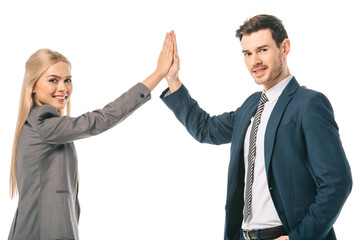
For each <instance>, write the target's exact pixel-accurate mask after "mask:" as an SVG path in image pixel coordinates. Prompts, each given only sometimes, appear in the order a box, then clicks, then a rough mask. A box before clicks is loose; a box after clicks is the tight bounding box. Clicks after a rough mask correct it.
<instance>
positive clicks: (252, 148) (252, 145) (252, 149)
mask: <svg viewBox="0 0 360 240" xmlns="http://www.w3.org/2000/svg"><path fill="white" fill-rule="evenodd" d="M267 101H269V99H268V98H267V97H266V95H265V93H262V95H261V97H260V101H259V105H258V107H257V110H256V113H255V116H254V120H253V124H252V127H251V132H250V142H249V154H248V168H247V176H246V186H245V187H246V188H245V191H246V192H245V206H244V221H245V222H249V221H250V219H251V217H252V214H251V201H252V185H253V181H254V165H255V158H256V136H257V131H258V128H259V124H260V119H261V114H262V112H263V111H264V105H265V103H266V102H267Z"/></svg>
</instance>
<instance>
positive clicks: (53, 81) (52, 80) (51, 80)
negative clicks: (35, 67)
mask: <svg viewBox="0 0 360 240" xmlns="http://www.w3.org/2000/svg"><path fill="white" fill-rule="evenodd" d="M49 82H52V83H56V82H57V80H56V79H50V80H49Z"/></svg>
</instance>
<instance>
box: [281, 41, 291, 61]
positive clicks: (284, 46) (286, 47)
mask: <svg viewBox="0 0 360 240" xmlns="http://www.w3.org/2000/svg"><path fill="white" fill-rule="evenodd" d="M280 50H281V55H282V56H283V57H286V56H287V55H288V54H289V52H290V40H289V39H288V38H285V39H284V41H283V42H282V43H281V45H280Z"/></svg>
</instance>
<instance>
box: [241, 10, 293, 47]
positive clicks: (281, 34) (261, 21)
mask: <svg viewBox="0 0 360 240" xmlns="http://www.w3.org/2000/svg"><path fill="white" fill-rule="evenodd" d="M263 29H269V30H270V32H271V34H272V37H273V39H274V40H275V42H276V45H277V46H278V47H280V45H281V43H282V42H283V41H284V39H286V38H288V35H287V33H286V30H285V27H284V25H283V24H282V22H281V20H280V19H278V18H277V17H275V16H272V15H266V14H261V15H257V16H254V17H252V18H250V19H248V20H246V21H245V22H244V24H243V25H241V26H240V28H239V29H238V30H236V37H238V38H239V39H240V41H241V39H242V37H243V36H244V35H249V34H251V33H254V32H257V31H259V30H263Z"/></svg>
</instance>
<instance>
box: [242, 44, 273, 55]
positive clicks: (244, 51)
mask: <svg viewBox="0 0 360 240" xmlns="http://www.w3.org/2000/svg"><path fill="white" fill-rule="evenodd" d="M267 47H270V45H268V44H264V45H261V46H259V47H257V48H256V49H262V48H267ZM248 52H249V50H246V49H245V50H242V53H248Z"/></svg>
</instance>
